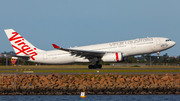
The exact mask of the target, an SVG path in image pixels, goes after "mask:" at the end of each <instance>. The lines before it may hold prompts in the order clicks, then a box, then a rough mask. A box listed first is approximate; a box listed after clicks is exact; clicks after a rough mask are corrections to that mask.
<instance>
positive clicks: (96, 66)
mask: <svg viewBox="0 0 180 101" xmlns="http://www.w3.org/2000/svg"><path fill="white" fill-rule="evenodd" d="M88 68H89V69H101V68H102V65H101V64H96V65H89V66H88Z"/></svg>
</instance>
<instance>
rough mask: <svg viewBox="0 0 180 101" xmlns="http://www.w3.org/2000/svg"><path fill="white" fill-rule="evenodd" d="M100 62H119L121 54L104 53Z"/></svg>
mask: <svg viewBox="0 0 180 101" xmlns="http://www.w3.org/2000/svg"><path fill="white" fill-rule="evenodd" d="M101 60H102V61H103V62H119V61H122V53H106V54H105V55H104V56H103V57H102V58H101Z"/></svg>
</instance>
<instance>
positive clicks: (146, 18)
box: [0, 0, 180, 56]
mask: <svg viewBox="0 0 180 101" xmlns="http://www.w3.org/2000/svg"><path fill="white" fill-rule="evenodd" d="M179 4H180V1H179V0H0V35H1V37H0V47H1V48H0V52H4V51H6V52H9V51H14V50H13V48H12V47H11V45H10V42H9V40H8V38H7V36H6V34H5V32H4V29H9V28H12V29H14V30H15V31H17V32H18V33H19V34H20V35H22V36H23V37H24V38H25V39H26V40H28V41H29V42H30V43H31V44H33V45H34V46H36V47H37V48H39V49H42V50H54V48H53V47H52V44H57V45H59V46H60V47H64V48H69V47H74V46H85V45H92V44H100V43H108V42H115V41H124V40H131V39H136V38H146V37H166V38H170V39H171V40H173V41H175V42H176V45H175V46H174V47H172V48H170V49H168V50H166V51H163V52H161V53H160V55H164V54H165V53H168V55H169V56H179V55H180V51H179V47H180V13H179V12H180V11H179V10H180V6H179ZM155 55H156V54H155Z"/></svg>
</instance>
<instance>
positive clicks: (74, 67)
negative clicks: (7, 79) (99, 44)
mask: <svg viewBox="0 0 180 101" xmlns="http://www.w3.org/2000/svg"><path fill="white" fill-rule="evenodd" d="M77 68H78V69H77ZM87 68H88V67H87V66H86V65H40V66H0V69H1V70H0V72H1V73H23V71H32V70H31V69H39V70H33V72H34V73H97V71H99V72H100V73H124V72H129V73H133V72H145V73H146V72H162V73H163V72H179V73H180V66H152V67H150V66H141V67H111V66H109V65H105V66H103V68H104V69H87ZM110 68H112V69H110ZM115 68H117V69H115ZM118 68H124V69H125V68H132V69H127V70H126V69H125V70H124V69H122V70H118ZM133 68H139V69H138V70H135V69H133ZM141 68H142V69H143V68H160V70H153V69H151V70H141ZM161 68H179V69H177V70H173V69H172V70H161ZM4 69H5V70H4ZM8 69H9V70H8ZM41 69H42V70H41ZM46 69H62V70H46ZM63 69H69V70H63ZM81 69H82V70H81ZM106 69H108V70H106Z"/></svg>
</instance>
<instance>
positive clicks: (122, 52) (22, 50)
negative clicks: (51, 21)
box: [4, 29, 176, 69]
mask: <svg viewBox="0 0 180 101" xmlns="http://www.w3.org/2000/svg"><path fill="white" fill-rule="evenodd" d="M4 31H5V33H6V35H7V37H8V39H9V41H10V43H11V45H12V47H13V49H14V51H15V53H16V56H15V57H16V58H18V59H24V60H27V61H31V62H36V63H45V64H71V63H78V62H81V63H83V62H92V64H91V65H89V66H88V68H89V69H97V68H99V69H101V68H102V65H101V64H100V63H99V62H100V61H103V62H120V61H123V60H124V58H126V57H128V56H135V55H142V54H151V53H156V52H157V53H159V52H161V51H164V50H167V49H169V48H171V47H173V46H174V45H175V44H176V43H175V42H174V41H171V40H170V39H169V38H164V37H147V38H137V39H134V40H126V41H118V42H110V43H104V44H96V45H88V46H81V47H73V48H62V47H59V46H58V45H56V44H52V46H53V47H54V48H55V49H56V50H50V51H45V50H41V49H38V48H36V47H35V46H33V45H32V44H31V43H29V42H28V41H27V40H26V39H25V38H23V37H22V36H21V35H20V34H18V33H17V32H16V31H14V30H13V29H5V30H4Z"/></svg>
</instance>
